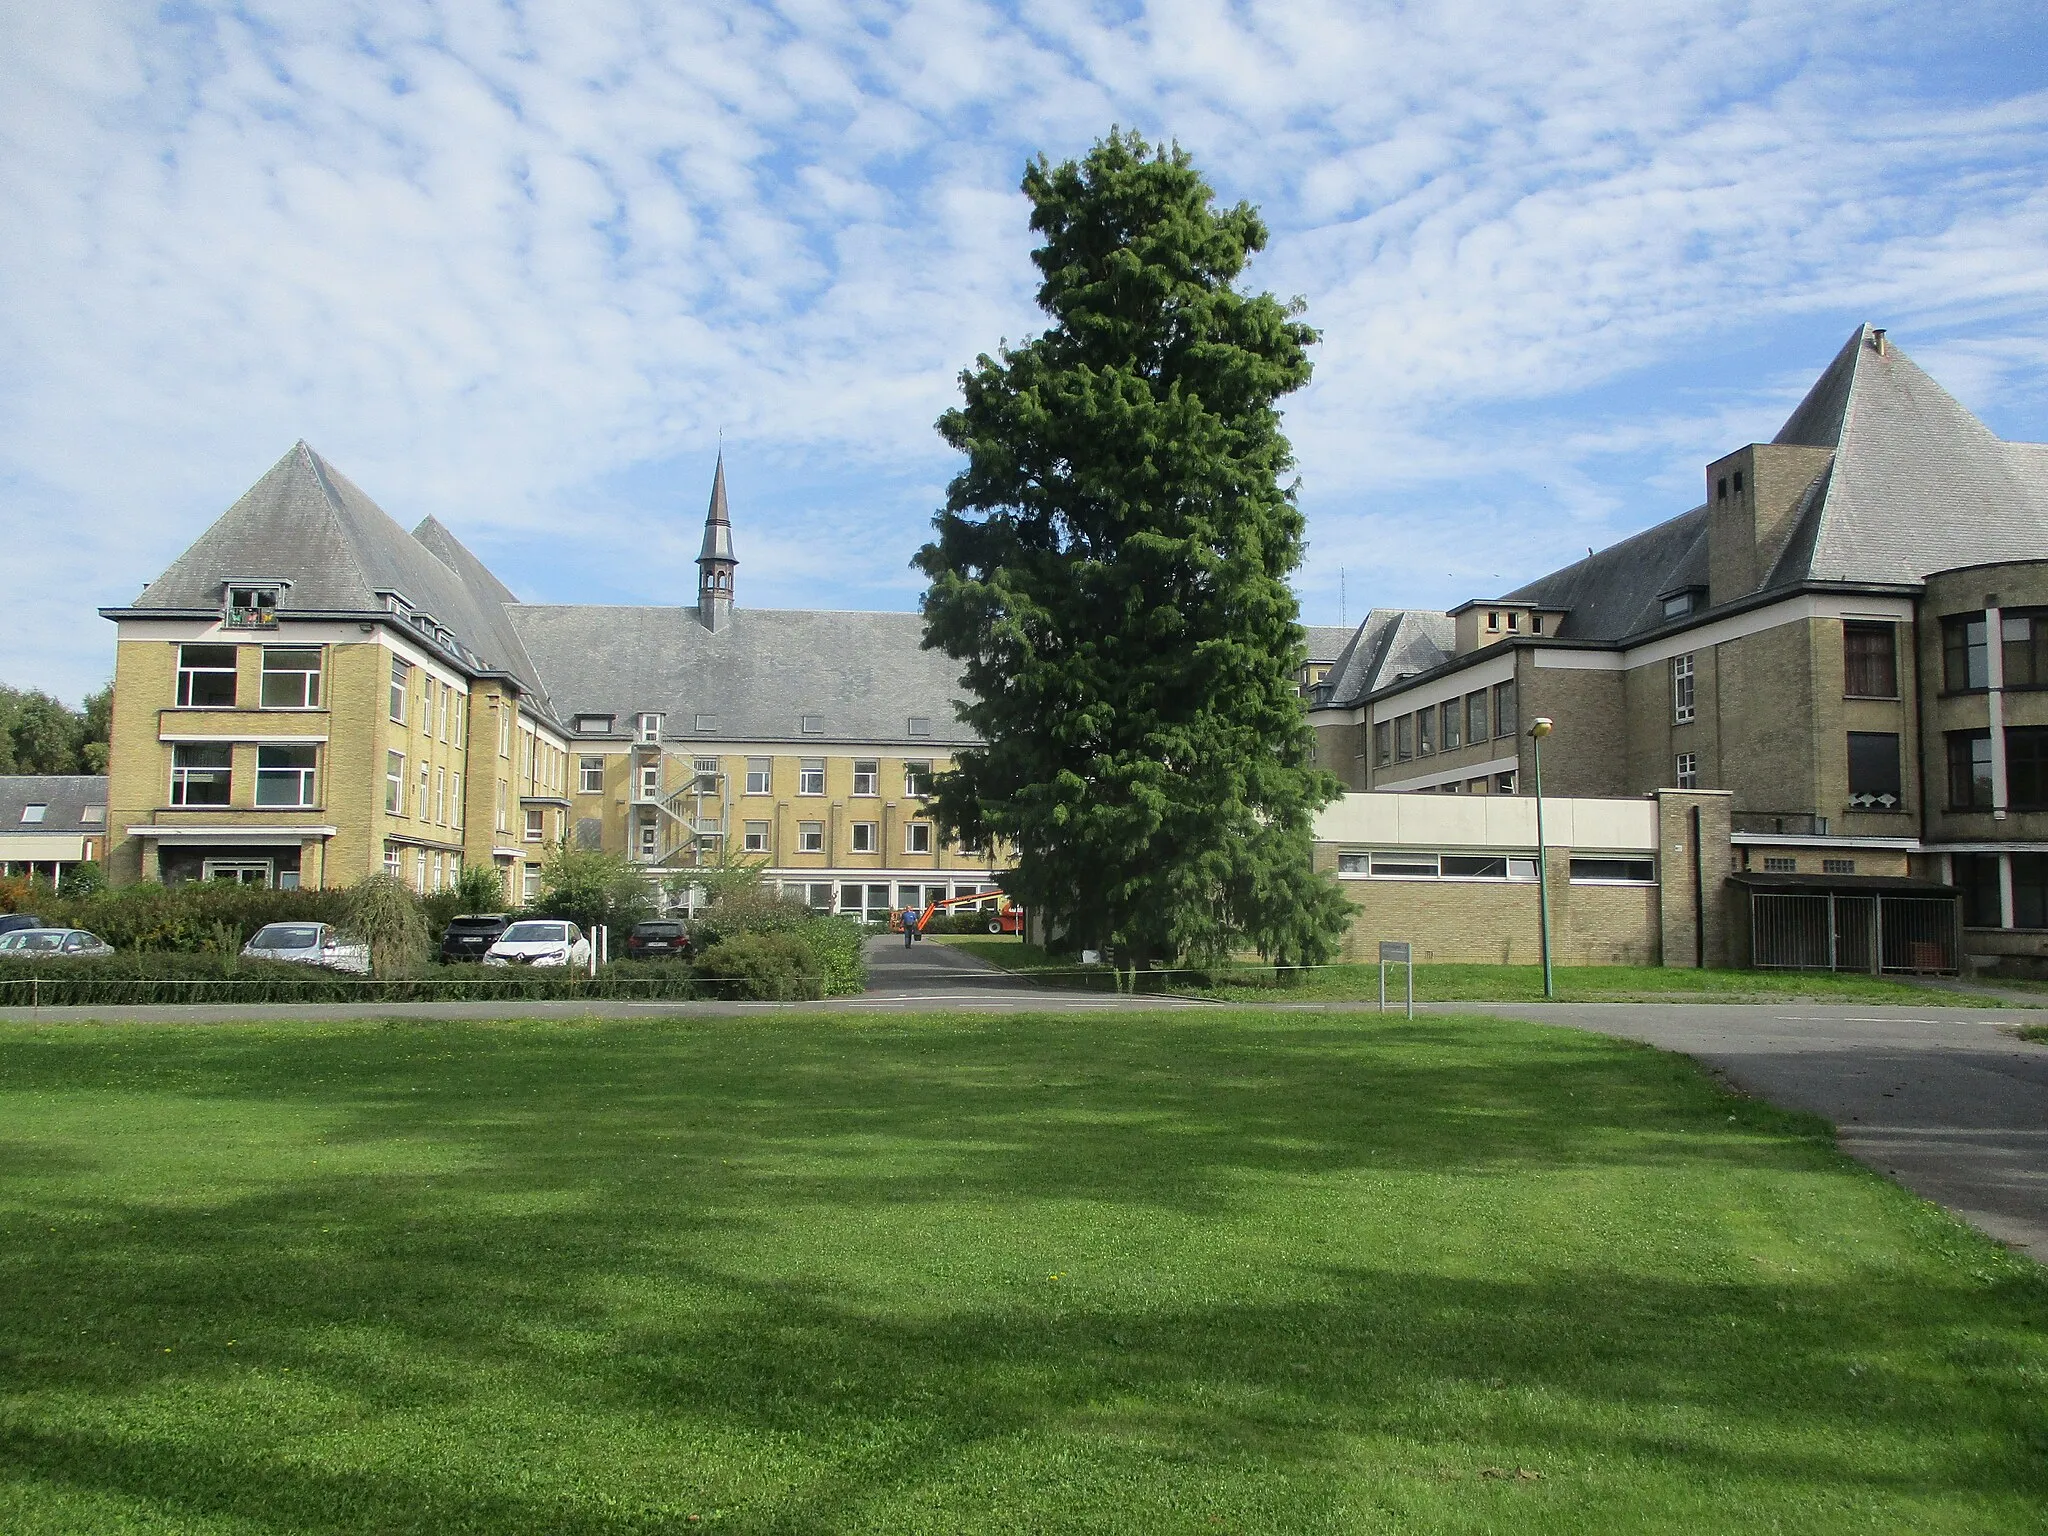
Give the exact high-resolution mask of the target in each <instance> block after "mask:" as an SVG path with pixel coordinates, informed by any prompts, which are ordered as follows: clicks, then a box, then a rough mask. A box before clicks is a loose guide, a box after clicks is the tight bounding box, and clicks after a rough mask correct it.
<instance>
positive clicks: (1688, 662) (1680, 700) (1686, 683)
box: [1671, 651, 1693, 725]
mask: <svg viewBox="0 0 2048 1536" xmlns="http://www.w3.org/2000/svg"><path fill="white" fill-rule="evenodd" d="M1692 718H1693V708H1692V652H1690V651H1687V652H1686V653H1685V654H1684V655H1683V656H1674V657H1672V658H1671V723H1672V724H1673V725H1690V724H1692Z"/></svg>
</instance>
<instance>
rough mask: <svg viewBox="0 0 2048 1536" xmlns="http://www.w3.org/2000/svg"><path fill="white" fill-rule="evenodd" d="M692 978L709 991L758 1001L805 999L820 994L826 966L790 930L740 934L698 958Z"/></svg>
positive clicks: (797, 1000) (777, 1001)
mask: <svg viewBox="0 0 2048 1536" xmlns="http://www.w3.org/2000/svg"><path fill="white" fill-rule="evenodd" d="M697 976H698V979H699V980H700V981H704V982H708V983H710V984H711V987H712V989H713V991H714V995H717V996H722V997H742V998H751V999H754V1000H756V1001H759V1002H774V1003H786V1002H808V1001H813V1000H815V999H817V998H820V997H823V996H824V995H825V967H824V966H823V965H822V964H820V963H819V960H818V957H817V955H816V954H814V953H813V952H812V950H811V946H810V945H808V944H806V943H805V942H804V941H803V940H802V939H801V938H799V937H797V936H796V935H795V934H792V933H743V934H739V935H738V936H736V937H734V938H730V939H726V940H724V941H723V942H721V943H717V944H714V945H712V946H711V948H709V949H708V950H706V951H704V953H702V954H701V955H699V956H698V957H697Z"/></svg>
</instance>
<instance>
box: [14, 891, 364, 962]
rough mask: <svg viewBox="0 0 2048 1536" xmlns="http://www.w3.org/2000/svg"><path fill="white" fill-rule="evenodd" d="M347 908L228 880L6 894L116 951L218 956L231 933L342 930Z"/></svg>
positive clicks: (330, 894) (320, 897)
mask: <svg viewBox="0 0 2048 1536" xmlns="http://www.w3.org/2000/svg"><path fill="white" fill-rule="evenodd" d="M9 884H10V883H8V882H0V885H9ZM344 902H345V897H344V893H342V892H340V891H273V890H267V889H265V888H264V887H262V886H255V885H231V884H228V883H227V882H225V881H194V882H192V883H191V884H189V885H177V886H164V885H157V884H154V883H144V884H141V885H124V886H121V887H119V888H118V889H113V890H101V891H95V892H92V893H91V894H80V895H73V894H70V893H61V894H60V893H57V892H54V891H52V890H51V889H50V887H49V886H48V885H47V884H39V885H38V887H37V888H36V889H35V890H33V891H17V890H14V889H12V888H8V889H0V907H4V908H5V909H6V910H8V911H27V912H34V913H36V914H38V915H39V916H41V917H42V918H43V919H44V920H45V921H47V922H51V923H56V924H58V925H60V926H63V927H67V928H89V929H91V930H92V931H93V932H94V933H96V934H98V935H99V936H100V937H101V938H103V939H105V940H106V941H107V942H108V943H109V944H111V945H113V946H114V947H115V948H116V949H159V950H170V951H174V952H177V953H183V954H201V953H205V952H207V951H208V950H217V949H218V948H219V946H220V943H221V935H222V933H223V931H224V930H226V929H233V930H235V931H237V932H239V933H240V934H241V935H242V937H243V938H247V937H248V936H249V935H250V934H252V933H254V932H255V931H256V930H257V929H258V928H261V927H263V926H264V925H265V924H266V923H338V922H339V921H340V918H341V915H342V908H343V905H344ZM237 942H238V943H239V941H237Z"/></svg>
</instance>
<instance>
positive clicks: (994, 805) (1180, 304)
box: [917, 132, 1349, 966]
mask: <svg viewBox="0 0 2048 1536" xmlns="http://www.w3.org/2000/svg"><path fill="white" fill-rule="evenodd" d="M1023 189H1024V193H1025V195H1026V196H1027V197H1028V198H1030V200H1031V203H1032V210H1033V211H1032V215H1031V227H1032V229H1033V230H1034V231H1035V232H1037V233H1038V234H1039V235H1040V236H1041V237H1042V238H1043V243H1042V244H1041V245H1040V246H1039V247H1038V248H1037V250H1036V251H1034V252H1033V254H1032V260H1033V262H1034V263H1035V264H1036V265H1037V267H1038V270H1039V272H1040V274H1041V275H1042V277H1043V282H1042V283H1041V284H1040V287H1039V290H1038V302H1039V305H1040V307H1041V308H1043V309H1044V310H1045V311H1046V313H1047V314H1048V315H1050V316H1051V317H1052V325H1051V327H1050V328H1049V329H1047V330H1046V331H1045V332H1044V333H1043V334H1042V335H1040V336H1038V337H1037V338H1036V339H1034V340H1032V341H1030V342H1029V343H1027V344H1025V345H1023V346H1020V347H1016V348H1007V347H1006V348H1003V349H1002V350H1001V351H1000V353H999V355H998V356H997V357H994V358H991V357H989V356H987V355H986V354H984V355H983V356H982V357H980V358H979V359H977V361H976V363H975V365H974V367H972V368H971V369H969V370H967V371H966V372H964V373H963V374H962V375H961V386H962V389H963V392H964V394H965V401H964V403H963V404H962V405H961V406H960V407H959V408H958V409H956V410H952V411H948V412H947V413H946V414H945V415H944V416H943V417H941V418H940V420H939V423H938V427H939V431H940V433H941V434H942V435H943V436H944V437H945V439H946V441H947V442H948V443H950V444H951V445H952V446H953V447H955V448H957V449H959V450H960V451H961V452H962V453H964V454H966V455H967V466H966V468H964V469H963V470H962V471H961V472H960V474H959V475H958V476H957V477H956V478H955V479H954V480H953V482H952V484H951V486H950V487H949V488H948V493H947V498H946V507H945V510H944V511H943V512H941V513H940V514H939V515H938V516H937V517H936V518H935V519H934V525H935V527H936V528H937V530H938V536H937V538H936V540H935V541H934V542H932V543H931V544H928V545H926V546H925V548H924V549H923V550H921V551H920V552H919V554H918V556H917V564H918V566H919V567H920V568H921V569H922V570H923V571H924V572H925V573H926V574H927V575H928V576H929V577H930V578H931V586H930V588H929V590H928V591H927V593H926V595H925V599H924V614H925V644H926V645H927V646H928V647H932V648H936V649H939V650H943V651H945V652H946V653H947V654H948V655H950V656H953V657H955V658H957V659H958V660H960V661H961V662H962V663H963V664H964V674H963V677H964V681H965V683H966V686H967V689H968V692H969V693H970V695H971V697H972V702H971V703H970V704H969V706H968V707H967V710H966V719H967V722H968V723H969V724H971V725H972V726H973V727H974V728H975V729H976V730H977V731H978V732H979V733H980V735H981V737H982V739H983V741H984V743H985V745H984V746H981V747H978V748H975V749H972V750H968V751H963V752H961V753H960V754H959V766H958V767H957V769H955V770H954V771H953V772H951V773H948V774H945V775H942V776H941V777H940V778H939V780H938V782H937V784H936V801H937V809H938V816H939V819H940V820H941V821H942V823H943V824H944V825H945V826H946V827H947V828H948V829H950V830H953V831H957V832H959V833H961V834H963V835H964V836H965V837H967V838H968V839H969V840H971V841H976V842H980V841H986V840H990V839H1002V840H1006V841H1008V842H1010V843H1012V844H1014V846H1015V848H1016V850H1017V855H1018V862H1017V868H1016V870H1015V872H1014V873H1013V874H1011V875H1009V876H1007V877H1005V880H1004V884H1005V886H1006V887H1008V888H1009V889H1010V891H1011V892H1012V894H1013V895H1014V896H1015V897H1016V898H1017V899H1018V900H1021V901H1022V902H1024V903H1025V904H1026V905H1027V906H1030V907H1033V908H1036V909H1038V910H1040V911H1043V912H1046V913H1048V914H1050V915H1052V916H1053V917H1055V918H1056V919H1062V920H1064V921H1065V922H1066V923H1067V924H1068V925H1069V927H1070V929H1071V932H1072V933H1073V935H1074V937H1075V938H1076V940H1077V941H1078V942H1080V943H1083V944H1091V945H1094V944H1101V945H1110V946H1114V948H1115V949H1116V951H1117V952H1118V953H1119V955H1120V957H1121V958H1122V960H1123V962H1124V963H1125V964H1127V965H1136V966H1144V965H1145V964H1147V963H1149V962H1150V961H1152V960H1155V959H1171V958H1174V957H1182V958H1193V959H1210V958H1214V957H1217V956H1220V955H1221V954H1222V953H1224V952H1225V951H1227V950H1228V949H1230V948H1231V947H1232V946H1233V945H1236V944H1239V943H1243V942H1249V943H1251V944H1253V945H1255V946H1257V947H1258V948H1259V949H1260V950H1261V951H1262V952H1264V953H1267V954H1270V955H1274V956H1276V957H1278V958H1286V959H1292V960H1298V961H1316V960H1321V959H1325V958H1327V957H1328V954H1329V953H1330V951H1331V949H1332V947H1333V944H1334V940H1335V937H1336V936H1337V935H1338V934H1339V933H1341V931H1342V929H1343V924H1344V920H1345V916H1346V914H1347V912H1348V910H1349V904H1348V903H1347V902H1346V901H1345V900H1344V898H1343V896H1342V894H1341V893H1340V892H1339V891H1338V890H1337V888H1336V886H1335V883H1334V881H1332V880H1331V879H1329V878H1328V877H1327V876H1322V877H1318V876H1315V875H1313V874H1312V873H1311V871H1310V866H1309V835H1310V819H1311V817H1312V815H1313V813H1314V812H1315V810H1316V809H1317V807H1319V806H1320V805H1322V804H1323V803H1324V802H1326V801H1327V800H1329V799H1330V798H1332V797H1333V796H1334V795H1335V794H1336V793H1337V792H1338V790H1339V786H1338V784H1337V783H1336V781H1335V780H1334V779H1332V778H1330V777H1329V775H1327V774H1324V773H1320V772H1318V771H1317V770H1316V769H1315V767H1314V754H1313V750H1312V733H1311V732H1310V730H1309V727H1308V722H1307V719H1306V717H1305V715H1304V713H1303V710H1302V705H1301V701H1300V699H1299V697H1298V696H1297V694H1296V692H1295V684H1296V678H1297V677H1298V675H1299V671H1300V668H1301V666H1302V664H1303V662H1304V660H1305V650H1304V642H1303V636H1302V632H1301V626H1300V623H1299V622H1298V613H1297V608H1296V604H1295V601H1294V596H1293V593H1292V592H1291V591H1290V590H1289V588H1288V585H1287V577H1288V575H1289V573H1291V572H1292V571H1293V570H1294V569H1295V567H1296V566H1297V565H1298V564H1299V563H1300V560H1301V550H1302V519H1301V513H1300V511H1299V510H1298V509H1297V507H1296V505H1295V499H1294V492H1293V489H1292V486H1291V485H1283V484H1282V483H1281V482H1282V477H1284V476H1287V475H1288V474H1289V472H1290V471H1291V469H1292V468H1293V458H1292V454H1291V451H1290V449H1289V447H1288V444H1287V440H1286V438H1285V437H1283V436H1282V435H1281V432H1280V419H1279V413H1278V410H1277V408H1276V406H1277V402H1278V401H1279V400H1280V398H1281V397H1282V396H1284V395H1286V394H1288V393H1290V392H1291V391H1293V390H1296V389H1299V388H1300V387H1301V386H1302V385H1303V384H1305V383H1306V382H1307V381H1308V376H1309V362H1308V357H1307V354H1306V348H1307V347H1308V346H1309V345H1310V344H1311V343H1312V342H1314V341H1315V339H1316V335H1315V332H1314V331H1313V330H1311V329H1310V328H1309V327H1308V326H1307V325H1306V324H1304V323H1302V322H1301V321H1300V320H1299V319H1298V318H1296V317H1297V315H1298V313H1299V309H1300V306H1299V304H1298V303H1297V304H1295V305H1292V306H1290V305H1284V304H1282V303H1280V302H1279V301H1278V300H1276V299H1275V298H1274V297H1273V296H1272V295H1271V294H1268V293H1259V294H1245V293H1240V292H1238V291H1237V289H1236V288H1235V287H1234V286H1233V283H1234V282H1235V280H1236V278H1237V277H1238V275H1239V274H1240V272H1242V271H1243V269H1244V265H1245V262H1246V260H1247V258H1248V257H1249V256H1250V255H1251V254H1252V253H1253V252H1255V251H1258V250H1261V249H1262V248H1263V247H1264V246H1265V243H1266V228H1265V225H1264V223H1263V222H1262V221H1261V220H1260V218H1259V216H1258V214H1257V212H1256V211H1255V210H1254V209H1252V208H1251V207H1250V206H1248V205H1245V204H1239V205H1238V206H1237V207H1235V208H1232V209H1228V210H1219V209H1218V208H1216V206H1215V194H1214V193H1213V192H1212V191H1211V189H1210V188H1209V187H1208V185H1207V184H1206V183H1205V182H1204V181H1203V180H1202V178H1201V175H1200V174H1199V173H1198V172H1197V171H1196V170H1195V168H1194V166H1193V164H1192V163H1191V161H1190V159H1189V157H1188V156H1187V154H1186V153H1184V152H1183V151H1182V150H1181V149H1180V148H1179V146H1178V145H1175V146H1173V147H1171V148H1168V147H1166V146H1158V147H1156V148H1155V147H1153V146H1149V145H1147V144H1146V143H1145V141H1144V140H1143V139H1142V138H1140V137H1139V136H1138V135H1136V134H1118V133H1114V132H1113V133H1112V134H1111V135H1110V136H1109V137H1108V138H1107V139H1104V140H1102V141H1101V142H1100V143H1098V144H1096V145H1095V147H1094V148H1093V149H1092V150H1091V151H1090V152H1089V154H1088V155H1087V157H1086V158H1085V159H1083V160H1082V161H1080V162H1079V163H1075V162H1073V161H1068V162H1066V163H1065V164H1062V165H1058V166H1053V165H1050V164H1048V163H1047V162H1046V160H1045V159H1044V157H1043V156H1041V157H1040V158H1039V159H1038V160H1037V161H1036V162H1035V163H1034V164H1032V165H1031V166H1030V167H1029V168H1027V170H1026V171H1025V174H1024V184H1023Z"/></svg>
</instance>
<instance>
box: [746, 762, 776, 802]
mask: <svg viewBox="0 0 2048 1536" xmlns="http://www.w3.org/2000/svg"><path fill="white" fill-rule="evenodd" d="M747 793H748V794H750V795H772V794H773V793H775V759H774V758H772V757H750V758H748V759H747Z"/></svg>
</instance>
